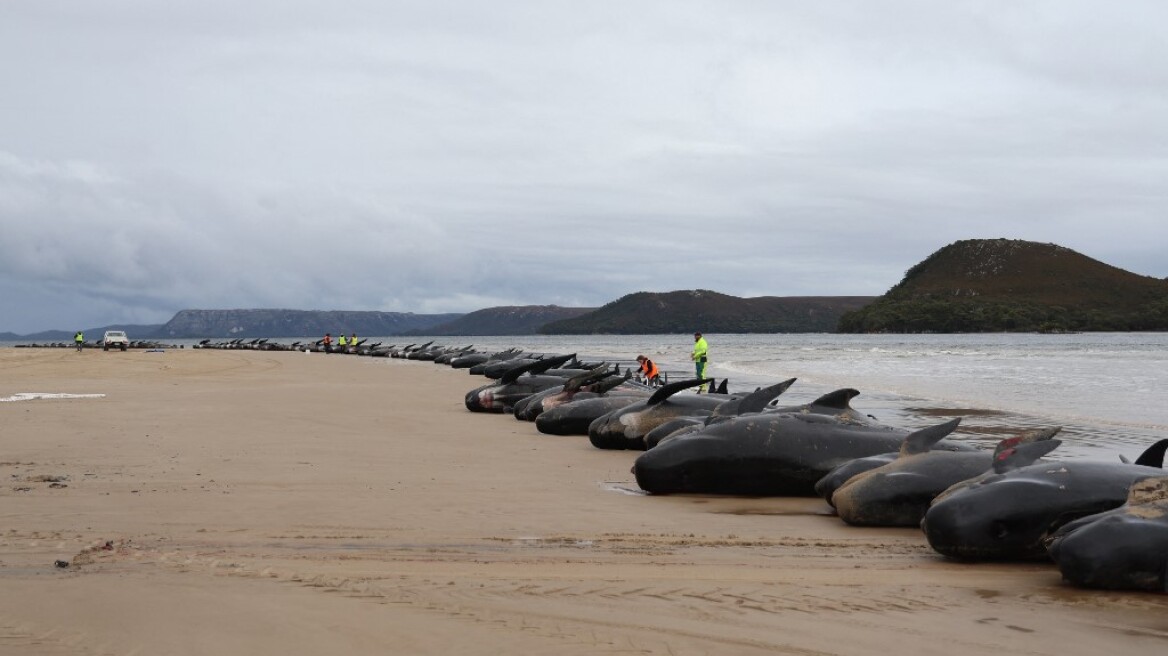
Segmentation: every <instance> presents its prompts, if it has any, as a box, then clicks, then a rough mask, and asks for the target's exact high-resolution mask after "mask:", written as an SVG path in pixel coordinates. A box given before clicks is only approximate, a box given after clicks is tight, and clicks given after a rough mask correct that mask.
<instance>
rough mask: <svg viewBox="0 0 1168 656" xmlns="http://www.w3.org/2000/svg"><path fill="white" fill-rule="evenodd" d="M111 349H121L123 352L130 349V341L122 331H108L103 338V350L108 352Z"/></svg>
mask: <svg viewBox="0 0 1168 656" xmlns="http://www.w3.org/2000/svg"><path fill="white" fill-rule="evenodd" d="M110 347H114V348H120V349H122V350H123V351H124V350H126V349H128V348H130V339H129V338H128V337H126V333H125V332H124V331H121V330H107V331H105V337H102V338H101V350H103V351H108V350H110Z"/></svg>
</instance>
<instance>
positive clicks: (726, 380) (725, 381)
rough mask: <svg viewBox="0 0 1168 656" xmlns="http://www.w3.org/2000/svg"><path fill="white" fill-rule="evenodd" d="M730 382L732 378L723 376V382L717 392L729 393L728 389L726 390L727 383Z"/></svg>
mask: <svg viewBox="0 0 1168 656" xmlns="http://www.w3.org/2000/svg"><path fill="white" fill-rule="evenodd" d="M729 383H730V379H729V378H723V379H722V384H721V385H719V386H718V392H717V393H718V394H729V392H727V391H726V385H728V384H729ZM710 387H713V385H711V386H710Z"/></svg>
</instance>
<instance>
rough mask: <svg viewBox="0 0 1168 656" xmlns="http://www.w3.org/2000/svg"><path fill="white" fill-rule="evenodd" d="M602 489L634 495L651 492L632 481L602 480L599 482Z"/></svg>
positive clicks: (646, 494) (643, 494) (640, 495)
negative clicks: (635, 485) (634, 485)
mask: <svg viewBox="0 0 1168 656" xmlns="http://www.w3.org/2000/svg"><path fill="white" fill-rule="evenodd" d="M597 485H598V486H600V489H602V490H605V491H608V492H616V493H618V494H627V495H629V496H634V497H644V496H649V493H648V492H646V491H644V490H642V489H641V488H639V487H633V484H632V483H626V482H623V481H601V482H599V483H597Z"/></svg>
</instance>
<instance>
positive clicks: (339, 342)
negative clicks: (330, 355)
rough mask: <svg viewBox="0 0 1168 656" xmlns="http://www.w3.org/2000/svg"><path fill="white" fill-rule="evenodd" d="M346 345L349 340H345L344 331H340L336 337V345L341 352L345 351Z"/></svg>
mask: <svg viewBox="0 0 1168 656" xmlns="http://www.w3.org/2000/svg"><path fill="white" fill-rule="evenodd" d="M348 345H349V342H347V341H346V338H345V333H341V335H340V336H339V337H337V346H338V347H339V348H340V349H341V353H344V352H345V347H346V346H348Z"/></svg>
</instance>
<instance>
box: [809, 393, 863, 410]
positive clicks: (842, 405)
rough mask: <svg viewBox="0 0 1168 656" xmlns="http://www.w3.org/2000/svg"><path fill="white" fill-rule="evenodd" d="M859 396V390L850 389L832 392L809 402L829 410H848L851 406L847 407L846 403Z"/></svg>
mask: <svg viewBox="0 0 1168 656" xmlns="http://www.w3.org/2000/svg"><path fill="white" fill-rule="evenodd" d="M859 395H860V390H855V389H852V388H850V387H845V388H844V389H837V390H836V391H834V392H828V393H827V394H824V395H823V396H821V397H819V398H818V399H815V400H814V401H812V402H811V404H812V405H825V406H827V407H829V408H836V409H838V410H850V409H851V407H852V406H850V405H848V401H851V400H852V399H854V398H856V397H857V396H859Z"/></svg>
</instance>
